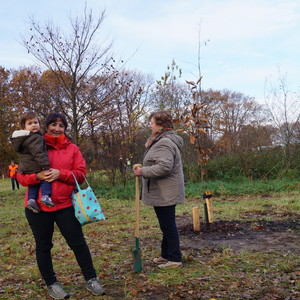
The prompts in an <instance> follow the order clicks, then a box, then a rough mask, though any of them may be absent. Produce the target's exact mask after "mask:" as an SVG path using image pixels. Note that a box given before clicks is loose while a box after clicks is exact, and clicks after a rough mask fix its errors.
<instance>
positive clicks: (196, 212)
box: [193, 207, 200, 231]
mask: <svg viewBox="0 0 300 300" xmlns="http://www.w3.org/2000/svg"><path fill="white" fill-rule="evenodd" d="M193 224H194V231H200V222H199V209H198V207H193Z"/></svg>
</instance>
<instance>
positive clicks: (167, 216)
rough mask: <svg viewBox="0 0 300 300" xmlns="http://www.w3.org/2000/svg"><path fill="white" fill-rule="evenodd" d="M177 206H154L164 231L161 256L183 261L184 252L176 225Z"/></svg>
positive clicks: (170, 259)
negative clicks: (181, 248)
mask: <svg viewBox="0 0 300 300" xmlns="http://www.w3.org/2000/svg"><path fill="white" fill-rule="evenodd" d="M175 207H176V205H171V206H154V210H155V213H156V216H157V218H158V222H159V226H160V229H161V231H162V233H163V239H162V243H161V256H162V257H163V258H166V259H167V260H169V261H176V262H181V261H182V254H181V251H180V241H179V235H178V230H177V225H176V218H175Z"/></svg>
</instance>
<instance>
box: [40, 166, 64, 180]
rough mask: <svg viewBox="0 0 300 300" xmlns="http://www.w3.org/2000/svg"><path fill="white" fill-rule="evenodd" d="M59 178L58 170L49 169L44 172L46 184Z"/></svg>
mask: <svg viewBox="0 0 300 300" xmlns="http://www.w3.org/2000/svg"><path fill="white" fill-rule="evenodd" d="M59 176H60V170H58V169H52V168H51V169H49V170H48V171H46V172H45V176H44V180H45V181H47V182H52V181H54V180H57V179H58V178H59Z"/></svg>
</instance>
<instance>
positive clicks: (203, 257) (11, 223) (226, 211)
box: [0, 179, 300, 300]
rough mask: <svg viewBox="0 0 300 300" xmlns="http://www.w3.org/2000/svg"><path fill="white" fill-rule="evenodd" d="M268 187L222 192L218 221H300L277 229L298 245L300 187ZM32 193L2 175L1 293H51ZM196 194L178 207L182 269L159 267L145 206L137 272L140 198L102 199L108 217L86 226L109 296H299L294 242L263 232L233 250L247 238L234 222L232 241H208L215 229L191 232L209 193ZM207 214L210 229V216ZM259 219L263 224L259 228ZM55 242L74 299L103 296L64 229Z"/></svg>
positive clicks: (156, 236)
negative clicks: (86, 277) (88, 283)
mask: <svg viewBox="0 0 300 300" xmlns="http://www.w3.org/2000/svg"><path fill="white" fill-rule="evenodd" d="M219 186H220V185H219ZM266 192H267V193H268V195H262V194H263V193H264V191H263V190H260V191H259V193H261V194H259V193H255V194H253V195H242V196H241V195H240V196H236V195H235V196H233V195H232V196H231V195H230V193H227V194H226V197H224V195H222V194H219V195H218V196H216V197H215V198H214V199H213V204H214V220H215V222H216V224H218V222H220V221H224V222H225V221H226V222H233V221H235V222H241V223H239V224H242V225H243V224H248V223H247V222H250V224H254V223H252V222H258V221H265V222H270V221H272V222H274V224H275V223H276V222H277V223H276V224H283V223H284V224H290V223H291V224H296V225H295V226H293V227H285V228H282V227H276V228H277V229H276V230H279V231H280V232H279V233H280V234H281V233H282V234H286V235H288V238H289V239H290V242H291V241H292V240H293V241H292V242H293V243H294V244H293V245H297V241H298V245H299V237H300V236H299V226H298V225H299V217H300V204H299V203H300V201H299V197H300V193H299V190H297V189H293V190H292V191H290V192H286V191H285V192H280V193H278V192H277V193H274V192H271V191H266ZM24 193H25V188H23V187H21V189H20V190H16V191H11V188H10V182H9V180H8V179H5V180H0V207H1V209H0V226H1V231H0V249H1V251H0V260H1V265H0V273H1V276H0V299H50V298H49V296H48V295H47V290H46V288H45V285H44V283H43V281H42V280H41V278H40V274H39V271H38V269H37V266H36V263H35V250H34V241H33V237H32V234H31V231H30V229H29V226H28V224H27V221H26V219H25V216H24V207H23V197H24ZM196 194H197V191H194V192H191V193H190V194H189V197H188V199H187V201H186V202H185V203H184V204H182V205H180V206H178V208H177V215H178V220H179V223H178V227H179V231H180V236H181V240H182V249H183V258H184V267H183V268H181V269H176V270H158V269H157V268H156V267H155V265H154V264H153V263H152V259H153V258H154V257H156V256H157V255H158V254H159V247H160V239H161V234H160V230H159V228H158V224H157V220H156V217H155V215H154V213H153V211H152V208H151V207H146V206H144V205H141V213H140V216H141V220H140V225H141V226H140V227H141V238H140V241H141V250H142V255H143V270H142V272H141V273H133V265H132V256H131V253H132V250H133V248H134V199H133V198H132V199H127V200H126V199H125V200H122V199H119V198H118V199H117V198H108V197H105V198H103V199H100V203H101V205H102V208H103V210H104V212H105V214H106V217H107V220H106V221H104V222H98V223H95V224H88V225H86V226H84V232H85V236H86V240H87V242H88V244H89V246H90V250H91V252H92V255H93V260H94V263H95V267H96V269H97V271H98V276H99V278H100V280H101V282H102V283H103V285H104V286H105V289H106V291H107V295H106V296H104V297H101V298H102V299H149V300H150V299H151V300H154V299H266V300H267V299H268V300H269V299H290V300H293V299H299V297H300V287H299V276H300V261H299V252H297V250H295V249H297V248H296V247H295V248H290V245H291V244H287V246H285V245H277V246H280V247H277V248H276V247H272V246H276V245H275V244H276V243H277V244H278V240H274V245H272V241H271V244H270V245H266V247H262V246H263V245H262V242H261V241H257V240H255V236H256V235H253V237H254V238H253V239H252V243H253V245H255V243H257V244H256V245H257V249H256V247H254V249H253V248H251V247H246V246H247V245H244V246H243V247H242V248H238V247H237V248H236V247H233V248H232V247H229V246H228V245H227V244H226V240H229V239H231V240H232V235H235V236H234V238H235V239H239V238H240V239H242V238H243V237H242V236H240V235H238V234H235V233H229V232H227V233H226V228H224V229H223V230H222V232H220V234H219V235H218V238H219V239H220V238H221V237H224V235H225V239H224V240H221V242H220V243H219V244H215V243H212V240H210V242H211V243H210V244H208V243H207V242H208V240H209V239H210V238H211V236H212V235H213V234H210V233H209V232H206V233H204V232H202V233H199V234H196V233H193V232H190V231H186V228H190V227H191V226H189V225H191V224H192V215H191V212H192V208H193V207H195V206H199V207H200V211H202V209H201V207H202V202H201V201H202V199H201V196H197V195H196ZM199 195H201V191H199ZM129 198H130V197H129ZM200 218H201V226H202V227H203V226H205V225H204V224H203V216H202V214H201V216H200ZM257 224H258V223H255V226H256V227H257V228H259V227H258V225H257ZM259 224H260V223H259ZM268 224H271V223H268ZM272 224H273V223H272ZM274 224H273V225H274ZM297 224H298V225H297ZM259 226H261V225H259ZM251 228H254V227H253V226H252V227H251ZM268 229H269V231H266V234H265V235H266V236H268V235H269V241H270V236H271V234H272V233H273V232H274V231H273V230H272V228H271V227H270V228H268ZM262 231H263V229H262ZM214 234H218V233H217V232H215V233H214ZM53 240H54V247H53V250H52V252H53V258H54V259H53V263H54V267H55V270H56V273H57V276H58V278H59V280H60V282H61V283H62V284H63V285H64V286H65V288H66V289H67V290H68V291H69V292H70V293H72V299H95V298H97V297H94V296H91V295H90V294H89V292H88V291H86V290H85V289H84V288H83V284H84V281H83V278H82V276H81V273H80V270H79V268H78V265H77V263H76V262H75V258H74V256H73V253H72V252H71V251H70V250H69V248H68V246H67V245H66V243H65V241H64V240H63V238H62V237H61V235H60V234H59V233H58V230H57V228H56V232H55V235H54V239H53ZM285 241H287V239H285ZM198 245H199V246H198ZM258 246H259V247H258ZM298 248H299V247H298Z"/></svg>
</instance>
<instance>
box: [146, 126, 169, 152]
mask: <svg viewBox="0 0 300 300" xmlns="http://www.w3.org/2000/svg"><path fill="white" fill-rule="evenodd" d="M170 130H172V128H161V129H159V130H158V131H156V132H154V133H152V134H151V135H150V136H149V138H148V140H147V142H146V144H145V147H146V149H148V148H149V147H150V146H151V145H152V144H153V143H154V142H155V141H156V140H157V139H158V138H159V137H160V135H161V134H162V133H163V132H166V131H170Z"/></svg>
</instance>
